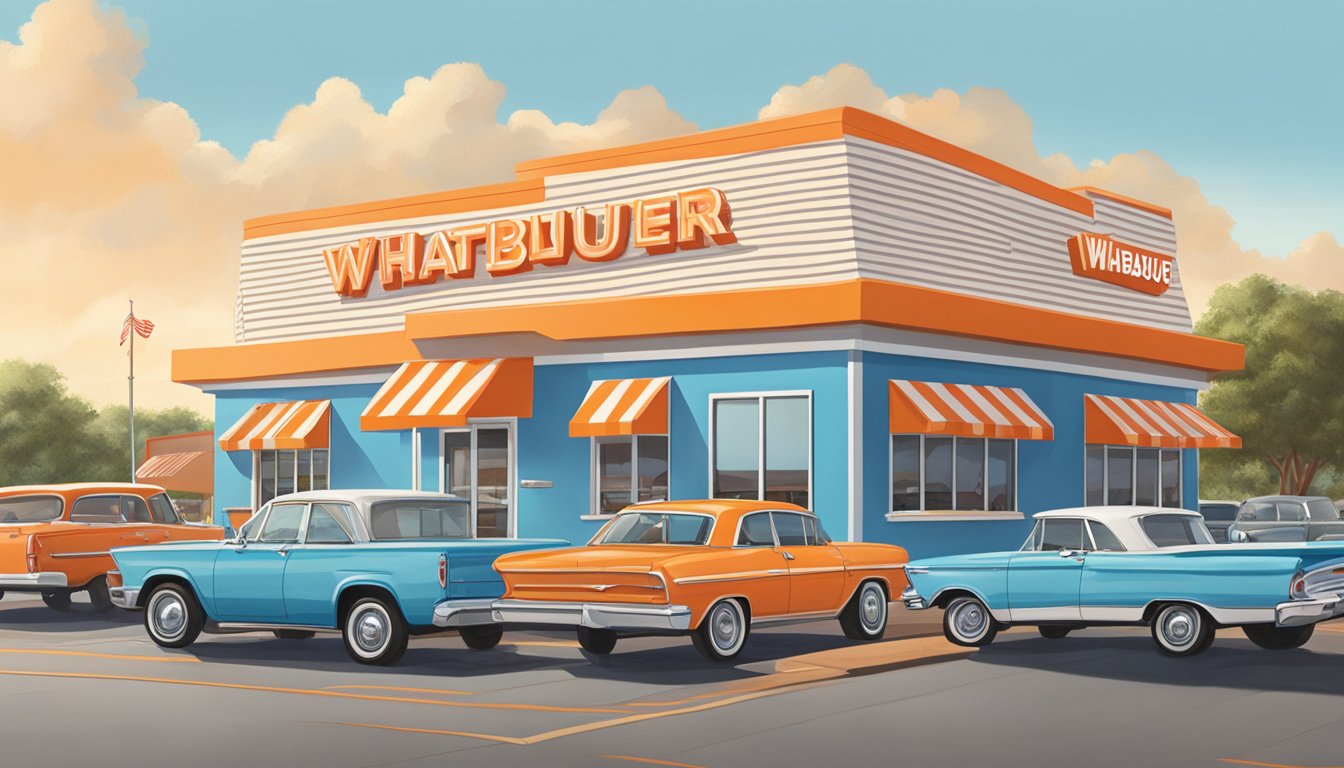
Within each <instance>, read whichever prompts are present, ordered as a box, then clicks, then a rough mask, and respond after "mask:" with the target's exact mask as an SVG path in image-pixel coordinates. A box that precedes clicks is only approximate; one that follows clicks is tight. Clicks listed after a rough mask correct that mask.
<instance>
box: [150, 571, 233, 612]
mask: <svg viewBox="0 0 1344 768" xmlns="http://www.w3.org/2000/svg"><path fill="white" fill-rule="evenodd" d="M164 577H168V578H170V579H180V580H182V581H185V582H187V586H189V587H191V591H192V592H194V593H195V594H196V600H197V601H198V602H200V604H201V608H202V609H203V610H204V611H205V614H206V616H209V617H211V618H213V614H214V608H215V601H214V595H212V594H210V593H209V592H207V591H206V590H204V589H202V588H201V584H200V582H199V581H198V580H197V579H196V577H195V576H193V575H192V574H191V572H190V571H188V570H187V569H185V568H175V567H164V568H151V569H149V570H148V571H145V578H144V579H142V580H141V581H140V589H141V592H140V601H141V602H140V604H141V606H143V605H144V600H146V599H148V597H149V592H148V591H147V590H145V588H144V586H145V585H146V584H148V583H150V582H151V581H154V580H155V579H160V578H164Z"/></svg>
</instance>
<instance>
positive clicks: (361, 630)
mask: <svg viewBox="0 0 1344 768" xmlns="http://www.w3.org/2000/svg"><path fill="white" fill-rule="evenodd" d="M386 642H387V620H386V619H385V618H384V617H383V615H382V614H381V613H379V612H378V611H375V610H368V611H364V612H363V613H361V614H360V615H359V616H358V618H356V619H355V644H357V645H358V646H359V647H360V649H362V650H365V651H369V652H370V653H373V652H375V651H377V650H378V649H380V648H382V647H383V645H384V644H385V643H386Z"/></svg>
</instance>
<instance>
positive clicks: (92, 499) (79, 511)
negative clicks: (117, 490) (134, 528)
mask: <svg viewBox="0 0 1344 768" xmlns="http://www.w3.org/2000/svg"><path fill="white" fill-rule="evenodd" d="M70 522H72V523H124V522H126V518H124V517H122V515H121V497H120V496H85V497H83V498H81V499H79V500H78V501H76V502H75V505H74V506H73V507H71V508H70Z"/></svg>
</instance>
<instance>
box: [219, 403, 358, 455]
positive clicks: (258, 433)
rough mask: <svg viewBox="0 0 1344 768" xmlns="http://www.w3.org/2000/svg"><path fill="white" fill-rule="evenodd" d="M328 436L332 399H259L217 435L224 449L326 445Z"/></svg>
mask: <svg viewBox="0 0 1344 768" xmlns="http://www.w3.org/2000/svg"><path fill="white" fill-rule="evenodd" d="M330 440H331V401H330V400H297V401H293V402H287V403H258V404H257V405H254V406H252V408H251V409H250V410H249V411H248V412H247V413H246V414H244V415H243V418H241V419H239V420H238V422H237V423H236V424H234V425H233V426H232V427H230V428H229V431H227V432H225V433H224V434H223V435H220V437H219V447H220V448H222V449H224V450H226V451H260V450H271V449H275V448H279V449H283V450H291V449H296V448H326V447H328V445H330Z"/></svg>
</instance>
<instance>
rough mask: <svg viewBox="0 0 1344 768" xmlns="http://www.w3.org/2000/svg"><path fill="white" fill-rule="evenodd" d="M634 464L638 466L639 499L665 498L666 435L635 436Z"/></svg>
mask: <svg viewBox="0 0 1344 768" xmlns="http://www.w3.org/2000/svg"><path fill="white" fill-rule="evenodd" d="M635 451H636V455H635V465H636V466H638V467H639V487H638V488H637V489H636V491H637V492H638V494H639V499H638V500H639V501H665V500H666V499H667V488H668V485H667V483H668V479H667V467H668V463H667V435H639V436H638V437H637V438H635Z"/></svg>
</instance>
